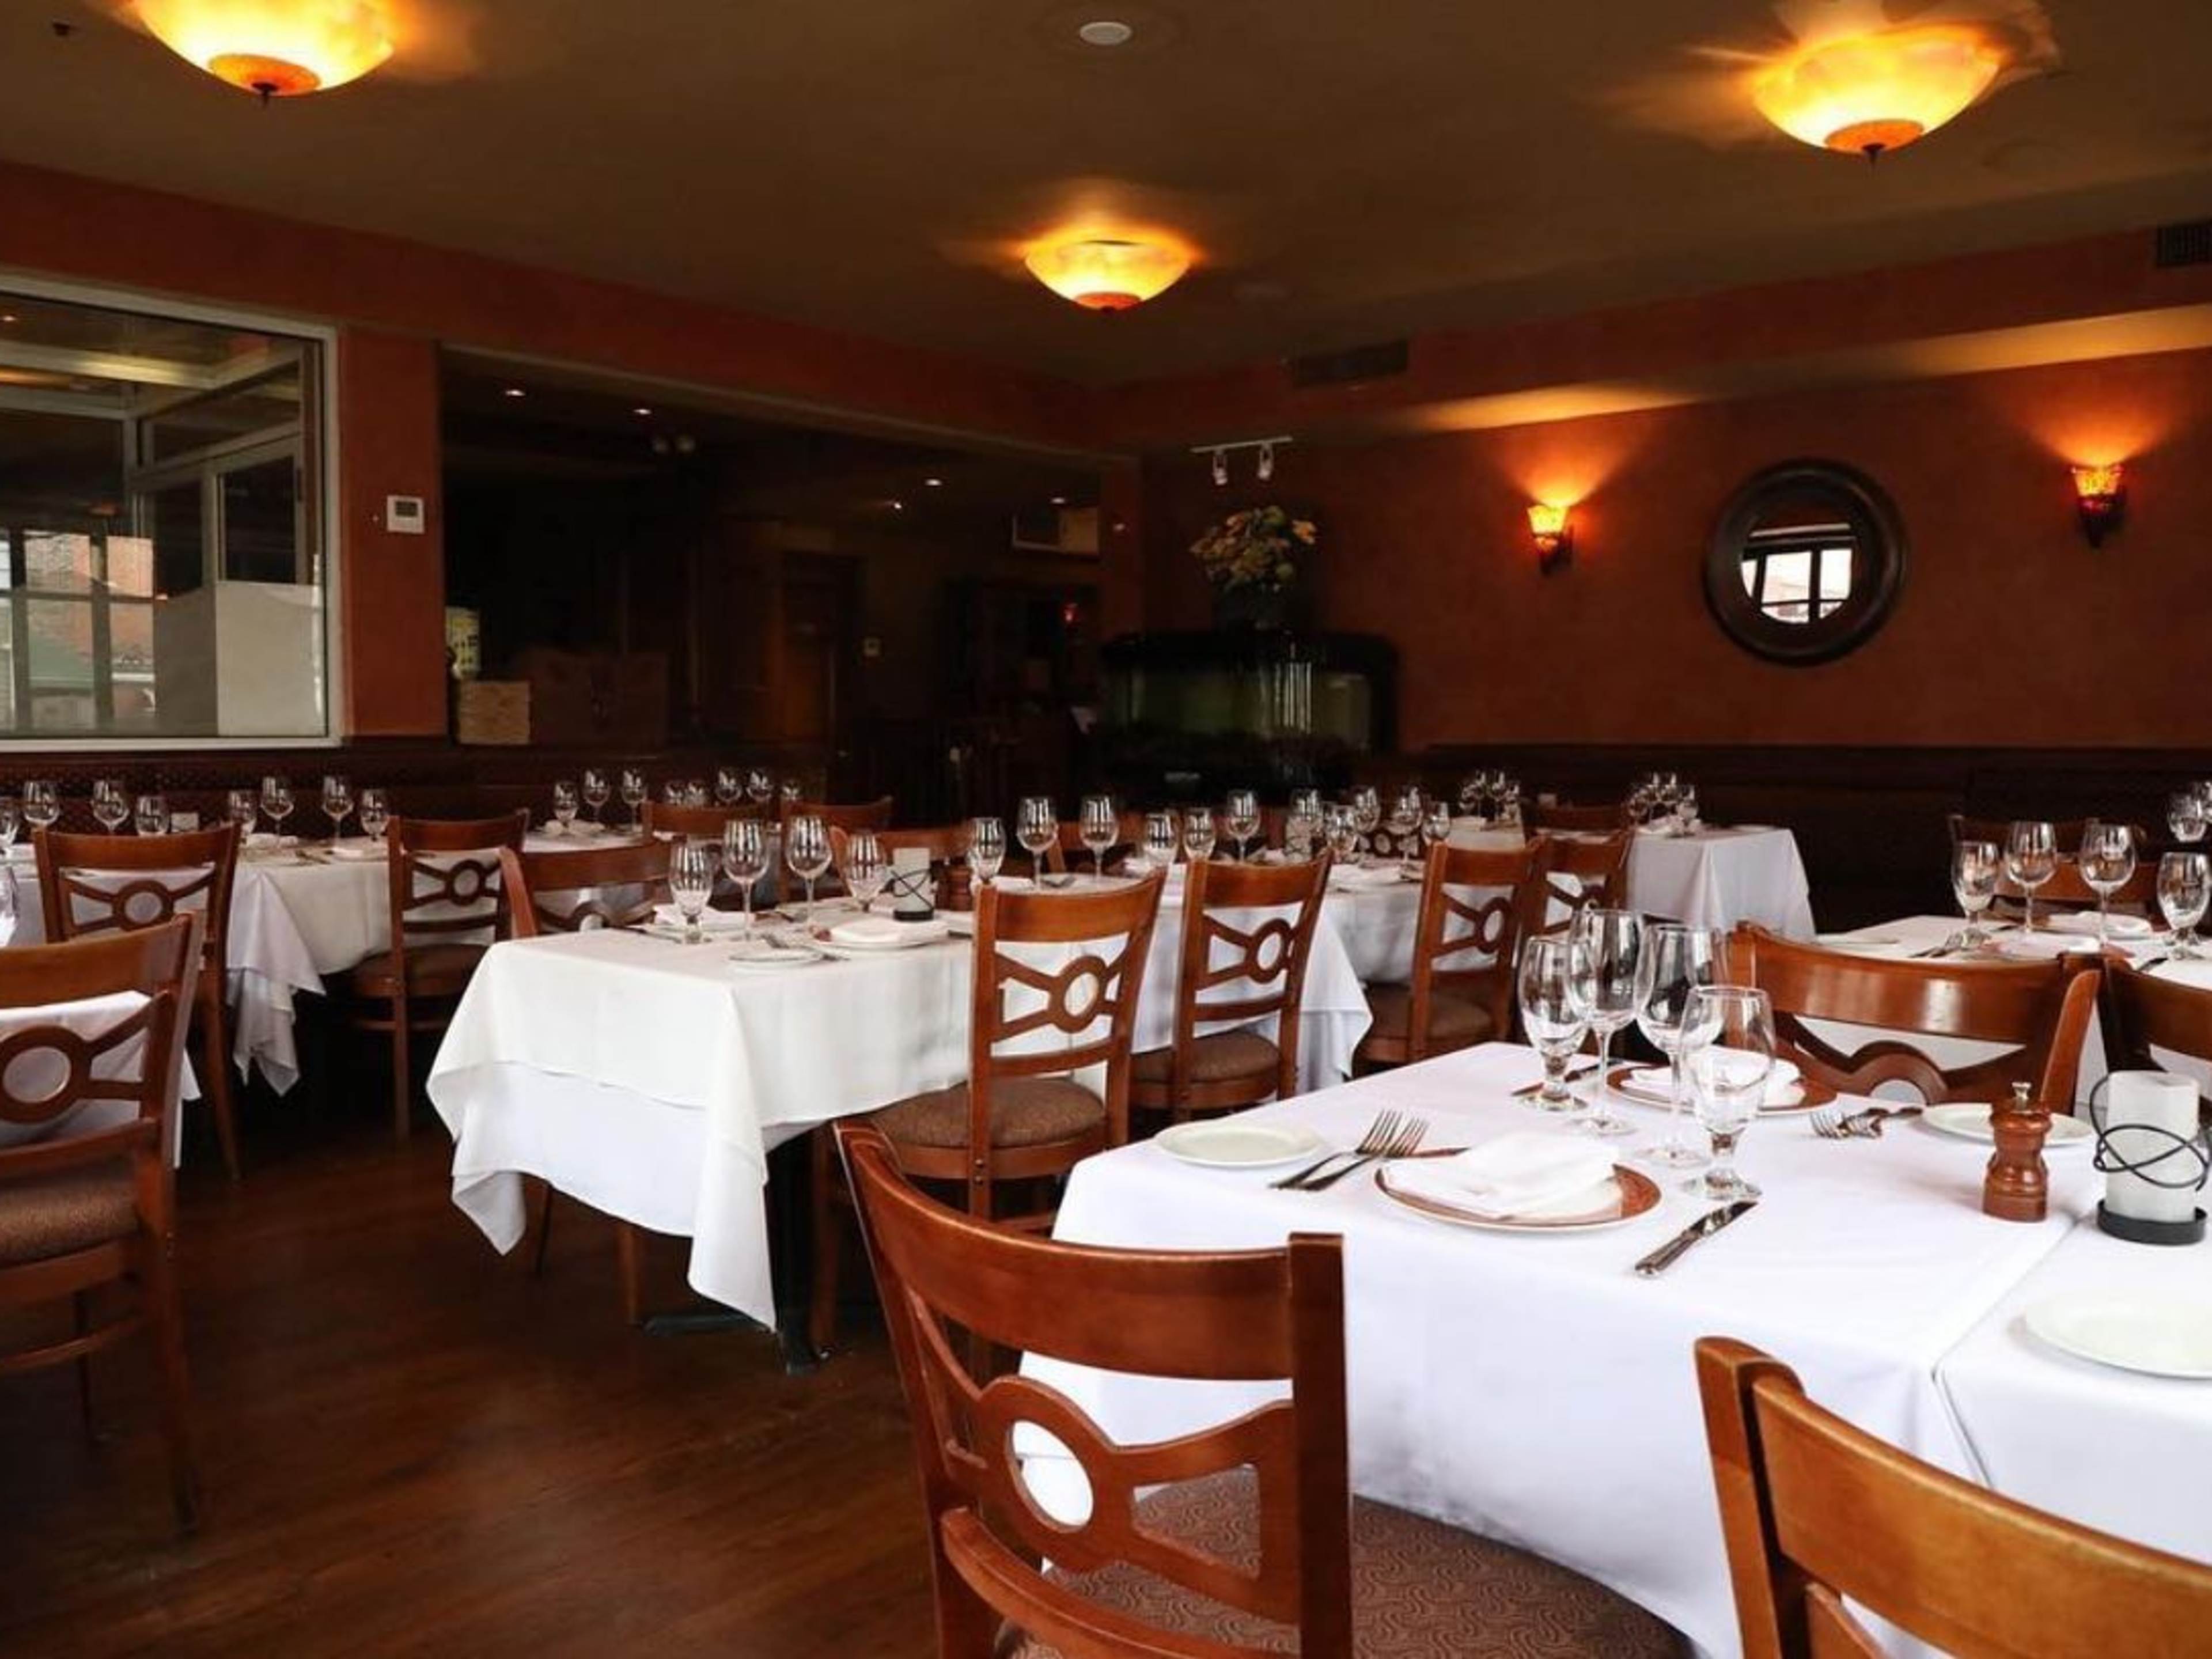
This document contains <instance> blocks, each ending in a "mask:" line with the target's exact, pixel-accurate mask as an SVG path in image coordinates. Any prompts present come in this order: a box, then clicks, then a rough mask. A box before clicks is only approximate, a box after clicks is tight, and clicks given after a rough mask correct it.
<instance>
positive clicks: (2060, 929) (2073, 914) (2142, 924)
mask: <svg viewBox="0 0 2212 1659" xmlns="http://www.w3.org/2000/svg"><path fill="white" fill-rule="evenodd" d="M2046 925H2047V926H2048V927H2050V929H2051V932H2052V933H2071V934H2073V935H2075V937H2076V938H2086V939H2094V938H2096V937H2097V913H2096V912H2095V911H2094V910H2061V911H2060V912H2058V914H2057V915H2053V916H2045V917H2042V918H2039V920H2038V921H2037V926H2039V927H2043V926H2046ZM2106 928H2107V930H2108V931H2109V933H2111V935H2112V938H2114V939H2148V938H2149V937H2150V936H2151V933H2152V931H2153V930H2152V927H2151V925H2150V922H2149V920H2148V918H2146V917H2143V916H2110V917H2107V918H2106Z"/></svg>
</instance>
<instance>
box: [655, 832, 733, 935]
mask: <svg viewBox="0 0 2212 1659" xmlns="http://www.w3.org/2000/svg"><path fill="white" fill-rule="evenodd" d="M720 866H721V860H720V857H719V856H718V854H716V852H715V849H714V845H713V843H712V842H703V841H694V840H692V839H691V838H690V836H678V838H677V839H676V840H675V842H672V843H671V845H670V847H669V848H668V896H669V897H670V898H671V899H673V900H674V901H675V902H676V908H677V909H678V911H679V912H680V913H681V914H682V915H683V917H684V943H685V944H686V945H696V944H698V943H699V941H700V940H701V939H703V938H705V937H706V935H705V934H704V933H702V931H701V929H700V927H699V917H700V915H701V913H702V911H704V910H705V909H706V908H707V901H708V899H710V898H712V897H713V896H714V874H715V872H716V871H717V870H718V869H720Z"/></svg>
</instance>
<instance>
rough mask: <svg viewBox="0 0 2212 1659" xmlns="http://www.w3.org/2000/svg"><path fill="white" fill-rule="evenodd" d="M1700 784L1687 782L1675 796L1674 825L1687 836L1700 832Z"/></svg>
mask: <svg viewBox="0 0 2212 1659" xmlns="http://www.w3.org/2000/svg"><path fill="white" fill-rule="evenodd" d="M1699 816H1700V815H1699V811H1698V786H1697V785H1696V784H1694V783H1686V784H1684V785H1683V786H1682V788H1681V793H1679V794H1677V795H1676V796H1675V797H1674V827H1675V828H1676V829H1679V830H1680V831H1681V832H1682V833H1683V834H1684V835H1686V836H1694V835H1696V834H1697V833H1698V821H1699Z"/></svg>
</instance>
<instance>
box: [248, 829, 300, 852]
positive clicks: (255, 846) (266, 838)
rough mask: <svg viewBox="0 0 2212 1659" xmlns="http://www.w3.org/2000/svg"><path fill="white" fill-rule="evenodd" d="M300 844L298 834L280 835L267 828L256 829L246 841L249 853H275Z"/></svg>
mask: <svg viewBox="0 0 2212 1659" xmlns="http://www.w3.org/2000/svg"><path fill="white" fill-rule="evenodd" d="M299 844H300V838H299V837H298V836H279V835H276V834H273V833H272V832H270V831H269V830H267V829H256V830H255V831H254V832H253V833H252V835H250V836H247V837H246V841H245V842H244V845H245V848H246V851H247V852H249V853H275V852H279V851H282V850H283V848H288V847H297V846H298V845H299Z"/></svg>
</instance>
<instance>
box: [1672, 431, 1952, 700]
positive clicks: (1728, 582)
mask: <svg viewBox="0 0 2212 1659" xmlns="http://www.w3.org/2000/svg"><path fill="white" fill-rule="evenodd" d="M1805 495H1818V496H1820V497H1823V498H1825V499H1826V500H1829V501H1833V502H1834V503H1835V506H1836V511H1837V513H1838V515H1839V516H1841V517H1842V518H1844V520H1847V521H1848V522H1849V523H1850V526H1851V532H1852V534H1853V537H1854V538H1855V539H1856V541H1857V545H1858V546H1859V547H1861V548H1863V549H1864V550H1866V552H1867V554H1868V556H1869V564H1870V567H1871V568H1869V571H1868V573H1867V576H1868V580H1867V581H1866V582H1865V583H1864V584H1863V585H1862V584H1860V583H1857V582H1854V583H1853V584H1852V587H1851V595H1850V599H1847V600H1845V601H1844V604H1843V605H1842V606H1841V607H1840V608H1839V609H1838V610H1837V611H1835V613H1834V614H1833V615H1832V616H1827V617H1821V618H1820V619H1819V620H1818V621H1816V622H1810V623H1784V622H1777V621H1775V620H1774V618H1772V617H1769V616H1766V615H1765V614H1764V613H1763V612H1762V611H1759V608H1758V607H1757V606H1755V605H1753V604H1752V602H1751V595H1750V594H1748V593H1747V592H1745V591H1744V586H1743V549H1744V543H1745V541H1746V540H1747V538H1749V536H1750V534H1751V532H1752V531H1753V528H1754V527H1755V526H1757V525H1758V523H1759V512H1760V509H1761V508H1762V507H1764V506H1765V504H1766V503H1768V502H1769V501H1773V500H1776V499H1777V498H1779V497H1795V498H1801V499H1802V497H1803V496H1805ZM1908 562H1910V552H1909V549H1908V547H1907V545H1906V542H1905V525H1904V521H1903V520H1901V519H1899V517H1898V513H1897V508H1896V507H1895V505H1894V504H1893V503H1892V501H1890V499H1889V497H1888V495H1887V494H1885V493H1884V492H1883V490H1882V488H1881V485H1880V484H1878V483H1875V481H1874V480H1873V479H1872V478H1869V477H1867V476H1866V474H1864V473H1863V472H1861V471H1857V469H1856V468H1853V467H1849V466H1845V465H1843V464H1842V463H1841V462H1839V461H1820V460H1797V461H1784V462H1783V463H1782V464H1781V465H1778V466H1770V467H1768V468H1766V469H1765V471H1761V472H1759V473H1756V474H1754V475H1753V477H1752V478H1751V479H1750V480H1749V482H1747V483H1745V484H1744V485H1743V487H1742V488H1741V489H1738V490H1737V491H1736V492H1735V495H1732V496H1730V497H1729V503H1728V505H1727V506H1726V507H1723V508H1722V510H1721V516H1720V521H1719V523H1718V524H1717V525H1716V526H1714V528H1713V534H1712V539H1711V542H1709V543H1708V544H1706V549H1705V607H1706V609H1708V610H1709V611H1711V612H1712V613H1713V620H1714V621H1715V622H1717V623H1719V624H1720V628H1721V631H1722V632H1723V633H1724V634H1726V635H1728V636H1729V638H1730V639H1731V640H1733V641H1735V643H1736V644H1738V645H1739V646H1741V647H1743V648H1744V649H1745V650H1746V651H1748V652H1750V653H1752V654H1753V656H1756V657H1761V658H1764V659H1765V660H1766V661H1768V662H1773V663H1780V664H1782V665H1784V666H1786V667H1791V668H1808V667H1811V666H1812V665H1814V664H1816V663H1824V662H1832V661H1834V660H1835V659H1837V658H1838V657H1840V656H1843V655H1844V653H1847V652H1850V651H1855V650H1857V648H1858V647H1860V646H1862V645H1863V644H1865V643H1866V642H1867V641H1868V640H1869V639H1871V638H1872V637H1873V636H1874V635H1875V633H1876V632H1878V631H1879V630H1880V629H1881V625H1882V624H1883V623H1885V622H1887V621H1888V620H1889V615H1890V612H1891V611H1894V610H1895V609H1896V608H1897V601H1898V597H1899V594H1900V593H1901V592H1903V590H1904V587H1905V566H1906V565H1907V563H1908Z"/></svg>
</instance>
